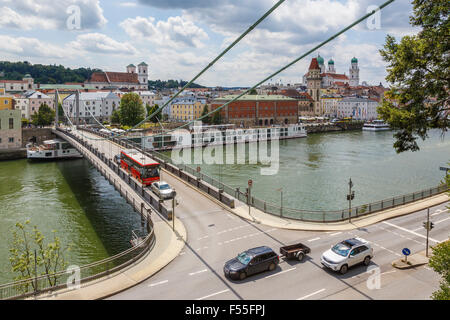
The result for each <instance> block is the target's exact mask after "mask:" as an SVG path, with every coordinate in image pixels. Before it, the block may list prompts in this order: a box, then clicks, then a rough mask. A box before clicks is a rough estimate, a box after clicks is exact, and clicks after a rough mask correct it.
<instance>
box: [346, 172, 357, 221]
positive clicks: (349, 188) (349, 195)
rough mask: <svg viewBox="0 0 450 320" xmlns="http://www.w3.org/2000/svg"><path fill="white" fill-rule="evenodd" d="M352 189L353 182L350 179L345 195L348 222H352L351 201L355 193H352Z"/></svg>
mask: <svg viewBox="0 0 450 320" xmlns="http://www.w3.org/2000/svg"><path fill="white" fill-rule="evenodd" d="M352 187H353V182H352V178H350V181H349V182H348V194H347V201H348V219H349V220H348V221H349V222H352V200H353V199H355V191H352Z"/></svg>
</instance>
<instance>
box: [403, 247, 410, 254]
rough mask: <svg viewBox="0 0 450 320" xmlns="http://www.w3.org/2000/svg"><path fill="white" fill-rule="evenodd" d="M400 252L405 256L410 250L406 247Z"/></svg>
mask: <svg viewBox="0 0 450 320" xmlns="http://www.w3.org/2000/svg"><path fill="white" fill-rule="evenodd" d="M402 253H403V254H404V255H405V256H409V255H410V254H411V250H409V249H408V248H403V250H402Z"/></svg>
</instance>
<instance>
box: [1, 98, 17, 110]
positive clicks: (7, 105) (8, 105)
mask: <svg viewBox="0 0 450 320" xmlns="http://www.w3.org/2000/svg"><path fill="white" fill-rule="evenodd" d="M5 109H8V110H13V109H14V98H13V97H9V96H0V110H5Z"/></svg>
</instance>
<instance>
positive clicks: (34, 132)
mask: <svg viewBox="0 0 450 320" xmlns="http://www.w3.org/2000/svg"><path fill="white" fill-rule="evenodd" d="M55 138H56V135H55V134H54V133H52V129H51V128H23V129H22V147H25V146H26V145H27V143H29V142H35V143H37V144H41V143H43V142H44V140H51V139H55Z"/></svg>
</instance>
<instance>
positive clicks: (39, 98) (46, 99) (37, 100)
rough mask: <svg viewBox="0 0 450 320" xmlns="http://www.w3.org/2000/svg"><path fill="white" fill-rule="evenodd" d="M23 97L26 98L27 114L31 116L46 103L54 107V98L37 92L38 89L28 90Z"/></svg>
mask: <svg viewBox="0 0 450 320" xmlns="http://www.w3.org/2000/svg"><path fill="white" fill-rule="evenodd" d="M23 97H24V98H28V100H29V102H28V116H29V118H31V117H32V116H33V115H34V114H36V113H38V112H39V108H40V107H41V106H42V105H43V104H46V105H48V106H49V107H50V108H51V109H53V110H56V109H55V99H53V98H52V97H50V96H48V95H46V94H44V93H42V92H39V91H30V92H27V93H25V94H24V96H23Z"/></svg>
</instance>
